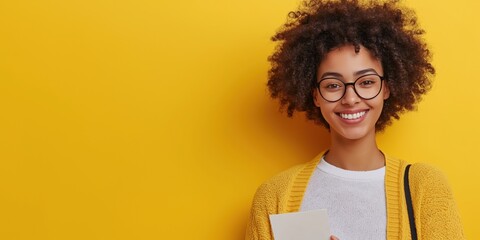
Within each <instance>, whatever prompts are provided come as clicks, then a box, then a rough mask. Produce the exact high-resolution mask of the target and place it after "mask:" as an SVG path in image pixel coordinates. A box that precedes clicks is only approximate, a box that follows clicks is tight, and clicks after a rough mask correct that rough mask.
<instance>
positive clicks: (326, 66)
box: [317, 45, 383, 77]
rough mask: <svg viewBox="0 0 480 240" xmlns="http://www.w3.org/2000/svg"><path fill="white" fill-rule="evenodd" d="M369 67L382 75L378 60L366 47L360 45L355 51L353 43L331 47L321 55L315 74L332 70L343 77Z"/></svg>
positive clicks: (319, 74)
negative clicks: (357, 50) (358, 49)
mask: <svg viewBox="0 0 480 240" xmlns="http://www.w3.org/2000/svg"><path fill="white" fill-rule="evenodd" d="M369 68H370V69H374V70H375V71H376V72H377V73H378V74H380V75H383V68H382V64H381V62H380V60H379V59H378V58H376V57H375V56H374V55H373V54H372V53H371V52H370V51H369V50H368V49H367V48H365V47H363V46H360V51H359V52H355V47H354V46H353V45H344V46H341V47H338V48H335V49H333V50H332V51H330V52H328V53H327V54H326V55H325V56H324V57H323V59H322V60H321V62H320V64H319V67H318V70H317V75H318V76H321V75H322V74H324V73H326V72H334V73H338V74H340V75H342V76H344V77H349V76H353V75H354V73H356V72H359V71H362V70H365V69H369Z"/></svg>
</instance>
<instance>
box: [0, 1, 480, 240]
mask: <svg viewBox="0 0 480 240" xmlns="http://www.w3.org/2000/svg"><path fill="white" fill-rule="evenodd" d="M297 4H298V1H286V0H281V1H279V0H264V1H254V0H244V1H239V0H238V1H231V0H223V1H220V0H216V1H215V0H203V1H198V0H189V1H164V0H160V1H154V0H135V1H134V0H128V1H126V0H120V1H106V0H81V1H80V0H70V1H64V0H56V1H55V0H45V1H33V0H19V1H6V0H5V1H1V2H0V239H62V240H63V239H242V237H243V232H244V228H245V222H246V219H247V216H248V212H249V208H250V203H251V200H252V197H253V194H254V191H255V189H256V187H257V186H258V185H259V184H260V183H261V182H263V181H264V180H266V179H267V178H269V177H271V176H273V175H274V174H276V173H278V172H280V171H281V170H283V169H286V168H288V167H290V166H292V165H294V164H297V163H301V162H305V161H308V160H310V158H312V157H313V156H314V155H316V154H317V153H318V152H319V151H321V150H322V149H324V148H325V147H326V146H327V144H328V142H327V140H326V139H327V138H326V136H327V133H326V131H324V130H323V129H321V128H320V127H316V126H314V125H313V124H312V123H310V122H306V121H305V120H304V119H303V117H302V116H297V117H295V118H294V119H288V118H286V117H285V116H284V115H282V114H280V113H279V112H278V111H277V109H278V105H277V103H275V102H273V101H271V100H270V99H269V98H268V94H267V92H266V90H265V82H266V72H267V70H268V67H269V66H268V62H267V61H266V58H267V56H268V55H269V54H270V53H271V52H272V49H273V44H272V43H271V42H270V41H269V37H270V36H271V35H273V33H274V32H275V30H276V29H278V27H279V26H280V25H281V24H282V23H283V22H284V20H285V18H286V14H287V13H288V11H290V10H294V9H295V8H296V6H297ZM407 5H409V6H411V7H414V8H415V9H416V10H417V12H418V14H419V17H420V21H421V23H422V26H423V27H424V28H425V29H426V30H427V35H426V37H427V40H428V42H429V44H430V46H431V48H432V50H433V52H434V59H435V60H434V63H435V66H436V68H437V71H438V74H437V77H436V80H435V86H434V88H433V90H432V91H431V92H430V94H429V95H427V96H426V98H425V99H424V101H423V102H422V103H421V104H420V105H419V107H418V108H419V111H418V112H413V113H408V114H406V115H404V116H403V118H402V120H401V121H399V122H395V123H394V125H393V126H392V127H390V128H388V129H387V131H386V132H385V133H384V134H382V135H380V136H379V138H378V140H379V145H380V146H381V148H382V149H383V150H384V151H385V152H387V153H389V154H390V155H393V156H396V157H399V158H403V159H406V160H409V161H412V162H416V161H422V162H429V163H431V164H434V165H436V166H438V167H439V168H440V169H442V170H443V171H444V172H445V174H446V175H447V177H448V178H449V180H450V183H451V185H452V188H453V190H454V193H455V196H456V199H457V201H458V205H459V207H460V210H461V214H462V219H463V222H464V225H465V231H466V233H467V236H468V237H469V239H478V238H480V228H478V227H477V226H476V223H477V222H478V221H476V220H477V219H478V216H480V210H479V209H480V208H479V206H478V203H479V202H480V195H479V194H478V191H479V187H478V182H479V175H480V174H479V169H480V163H479V157H478V153H477V151H478V150H479V140H478V137H479V136H480V127H479V124H478V122H479V120H478V119H479V117H480V110H479V107H478V106H477V103H478V102H479V100H480V98H479V95H480V88H479V87H480V81H479V77H478V76H479V73H478V71H479V69H480V61H479V60H478V59H479V57H480V44H479V43H480V32H479V31H478V24H479V22H480V17H479V15H478V13H479V12H480V3H479V2H478V1H475V0H458V1H434V0H428V1H413V0H410V1H408V2H407Z"/></svg>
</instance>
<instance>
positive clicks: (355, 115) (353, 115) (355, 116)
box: [337, 111, 367, 120]
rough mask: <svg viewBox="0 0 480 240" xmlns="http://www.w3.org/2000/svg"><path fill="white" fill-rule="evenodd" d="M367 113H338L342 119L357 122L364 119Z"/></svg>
mask: <svg viewBox="0 0 480 240" xmlns="http://www.w3.org/2000/svg"><path fill="white" fill-rule="evenodd" d="M365 113H367V111H361V112H355V113H337V114H338V115H339V116H340V117H341V118H343V119H346V120H355V119H359V118H361V117H363V116H364V115H365Z"/></svg>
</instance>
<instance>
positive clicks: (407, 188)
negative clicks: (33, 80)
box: [403, 164, 417, 240]
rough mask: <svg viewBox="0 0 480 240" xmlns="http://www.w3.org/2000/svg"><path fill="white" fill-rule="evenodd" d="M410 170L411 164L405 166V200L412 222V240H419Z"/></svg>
mask: <svg viewBox="0 0 480 240" xmlns="http://www.w3.org/2000/svg"><path fill="white" fill-rule="evenodd" d="M409 170H410V164H408V165H407V167H406V168H405V175H404V176H403V184H404V186H403V189H404V190H405V200H406V202H407V210H408V220H409V222H410V233H411V235H412V240H417V228H416V227H415V218H414V215H413V206H412V196H411V195H410V185H409V182H408V172H409Z"/></svg>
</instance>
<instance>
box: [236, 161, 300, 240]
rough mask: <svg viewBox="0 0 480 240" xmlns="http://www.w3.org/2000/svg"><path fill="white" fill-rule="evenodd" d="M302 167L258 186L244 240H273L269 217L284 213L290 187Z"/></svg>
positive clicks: (290, 170)
mask: <svg viewBox="0 0 480 240" xmlns="http://www.w3.org/2000/svg"><path fill="white" fill-rule="evenodd" d="M303 167H304V164H302V165H298V166H295V167H292V168H290V169H288V170H286V171H284V172H282V173H280V174H278V175H276V176H274V177H273V178H271V179H269V180H268V181H266V182H265V183H263V184H262V185H260V187H259V188H258V189H257V191H256V193H255V196H254V198H253V203H252V208H251V211H250V218H249V219H248V223H247V230H246V235H245V240H273V233H272V230H271V226H270V218H269V215H270V214H278V213H285V212H286V202H287V199H288V197H289V192H290V191H289V189H290V185H291V183H292V180H293V179H294V178H295V176H296V175H297V173H298V171H299V170H301V169H303Z"/></svg>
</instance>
